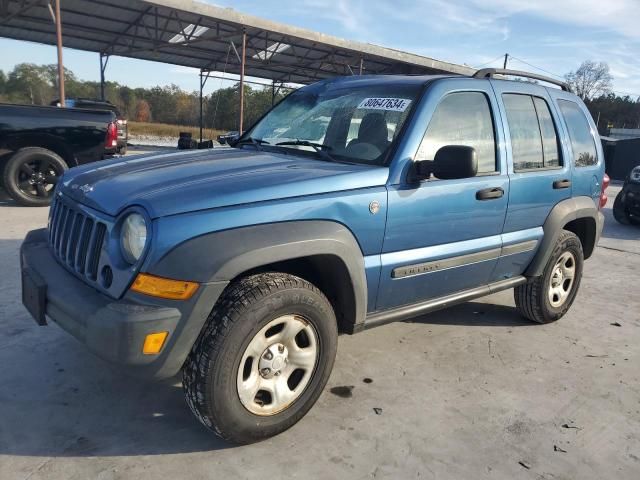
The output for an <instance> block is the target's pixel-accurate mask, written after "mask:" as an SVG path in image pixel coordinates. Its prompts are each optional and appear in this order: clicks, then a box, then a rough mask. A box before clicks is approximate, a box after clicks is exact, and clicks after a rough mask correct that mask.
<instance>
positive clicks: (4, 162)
mask: <svg viewBox="0 0 640 480" xmlns="http://www.w3.org/2000/svg"><path fill="white" fill-rule="evenodd" d="M117 143H118V131H117V125H116V116H115V114H114V113H113V112H110V111H107V110H84V109H82V110H80V109H75V108H57V107H40V106H32V105H5V104H0V178H1V179H2V186H4V188H5V190H6V191H7V193H8V194H9V195H10V196H11V197H12V198H13V199H14V200H15V201H16V202H18V203H19V204H21V205H25V206H34V207H39V206H46V205H49V203H50V201H51V196H52V195H53V190H54V187H55V184H56V182H57V181H58V178H59V177H60V176H61V175H62V173H63V172H64V171H65V170H66V169H68V168H70V167H74V166H76V165H82V164H85V163H90V162H95V161H97V160H102V159H104V158H108V157H109V156H111V155H113V154H115V153H116V150H117Z"/></svg>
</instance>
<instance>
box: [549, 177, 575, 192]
mask: <svg viewBox="0 0 640 480" xmlns="http://www.w3.org/2000/svg"><path fill="white" fill-rule="evenodd" d="M570 186H571V180H567V179H566V178H565V179H564V180H556V181H555V182H553V188H554V189H555V190H560V189H561V188H569V187H570Z"/></svg>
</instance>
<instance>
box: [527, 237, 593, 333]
mask: <svg viewBox="0 0 640 480" xmlns="http://www.w3.org/2000/svg"><path fill="white" fill-rule="evenodd" d="M583 264H584V254H583V252H582V244H581V243H580V239H579V238H578V237H577V236H576V235H575V234H574V233H573V232H569V231H567V230H563V231H562V233H561V234H560V237H559V238H558V241H557V242H556V245H555V247H554V249H553V252H552V253H551V257H550V258H549V260H548V261H547V265H546V266H545V269H544V272H543V274H542V275H541V276H540V277H535V278H532V279H531V280H529V282H528V283H525V284H524V285H520V286H518V287H516V288H515V289H514V298H515V302H516V307H517V308H518V310H519V311H520V313H521V314H522V315H523V316H525V317H526V318H528V319H529V320H531V321H534V322H537V323H550V322H554V321H556V320H558V319H560V318H562V317H563V316H564V314H565V313H567V311H568V310H569V308H570V307H571V304H572V303H573V301H574V299H575V297H576V294H577V293H578V288H579V287H580V280H581V279H582V267H583Z"/></svg>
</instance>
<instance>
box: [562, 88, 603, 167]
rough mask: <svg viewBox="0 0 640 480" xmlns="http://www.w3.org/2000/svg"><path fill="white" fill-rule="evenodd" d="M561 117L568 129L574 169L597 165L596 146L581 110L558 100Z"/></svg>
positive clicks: (575, 105)
mask: <svg viewBox="0 0 640 480" xmlns="http://www.w3.org/2000/svg"><path fill="white" fill-rule="evenodd" d="M558 105H560V110H561V111H562V116H563V117H564V121H565V122H566V124H567V128H568V129H569V139H570V140H571V149H572V150H573V158H574V162H575V165H576V167H588V166H589V165H595V164H596V163H598V155H597V151H596V144H595V142H594V140H593V135H591V127H590V126H589V122H588V121H587V117H585V115H584V113H583V112H582V109H581V108H580V107H579V106H578V104H577V103H575V102H571V101H569V100H558Z"/></svg>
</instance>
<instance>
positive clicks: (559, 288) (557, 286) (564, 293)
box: [548, 252, 576, 308]
mask: <svg viewBox="0 0 640 480" xmlns="http://www.w3.org/2000/svg"><path fill="white" fill-rule="evenodd" d="M575 276H576V258H575V256H574V255H573V253H571V252H564V253H563V254H562V255H560V257H559V258H558V260H557V261H556V264H555V266H554V267H553V270H552V273H551V280H550V282H549V292H548V296H549V303H550V304H551V306H552V307H554V308H558V307H561V306H562V305H564V303H565V302H566V301H567V298H569V295H570V293H571V290H572V288H573V284H574V281H575Z"/></svg>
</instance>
